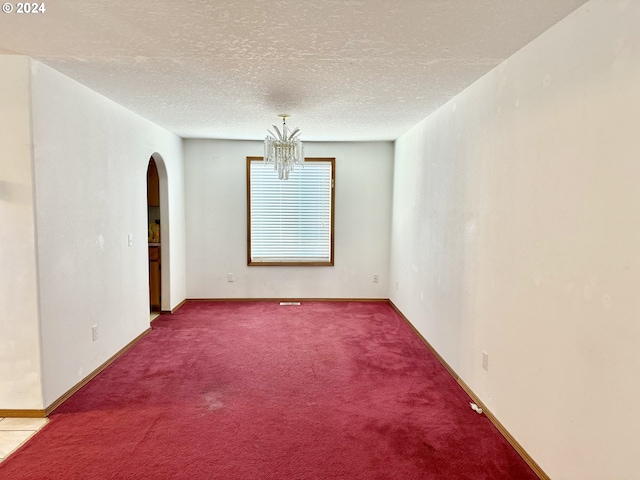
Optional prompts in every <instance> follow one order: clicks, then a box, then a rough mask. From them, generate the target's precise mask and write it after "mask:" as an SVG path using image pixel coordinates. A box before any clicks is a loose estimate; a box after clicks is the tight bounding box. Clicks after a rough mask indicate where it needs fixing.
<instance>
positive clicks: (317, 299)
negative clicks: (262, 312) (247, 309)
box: [183, 297, 389, 303]
mask: <svg viewBox="0 0 640 480" xmlns="http://www.w3.org/2000/svg"><path fill="white" fill-rule="evenodd" d="M185 301H187V302H389V299H388V298H324V297H323V298H289V297H284V298H188V299H187V300H185ZM183 303H184V302H183Z"/></svg>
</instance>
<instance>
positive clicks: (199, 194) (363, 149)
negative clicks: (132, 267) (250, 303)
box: [185, 140, 393, 298]
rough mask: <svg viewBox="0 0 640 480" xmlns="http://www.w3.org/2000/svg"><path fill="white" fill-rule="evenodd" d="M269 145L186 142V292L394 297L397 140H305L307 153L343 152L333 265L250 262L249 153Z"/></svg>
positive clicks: (334, 154) (190, 294)
mask: <svg viewBox="0 0 640 480" xmlns="http://www.w3.org/2000/svg"><path fill="white" fill-rule="evenodd" d="M262 150H263V144H262V142H255V141H253V142H251V141H230V140H185V177H186V182H185V185H186V187H185V188H186V199H187V200H186V201H187V297H188V298H285V297H286V298H291V297H293V298H387V292H388V271H389V242H390V234H389V230H390V225H391V188H392V172H393V146H392V144H391V143H390V142H373V143H305V156H307V157H335V158H336V192H335V202H336V205H335V265H334V266H333V267H256V266H254V267H248V266H247V203H246V201H247V193H246V157H247V156H262V154H263V151H262ZM227 273H234V274H235V282H233V283H229V282H227ZM374 274H379V275H380V283H378V284H374V283H373V275H374Z"/></svg>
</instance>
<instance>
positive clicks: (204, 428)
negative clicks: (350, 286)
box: [0, 302, 537, 480]
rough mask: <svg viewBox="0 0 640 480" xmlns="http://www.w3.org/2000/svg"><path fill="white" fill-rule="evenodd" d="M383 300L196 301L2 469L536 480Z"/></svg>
mask: <svg viewBox="0 0 640 480" xmlns="http://www.w3.org/2000/svg"><path fill="white" fill-rule="evenodd" d="M469 401H470V400H469V398H468V397H467V396H466V394H465V393H464V392H463V391H462V390H461V388H460V387H459V386H458V385H457V383H456V382H455V381H454V380H453V379H452V378H451V376H450V375H449V374H448V373H447V372H446V371H445V369H444V368H443V367H442V366H441V365H440V364H439V363H438V361H437V360H436V359H435V358H434V357H433V355H432V354H431V353H430V352H429V350H428V349H427V348H426V347H425V346H424V344H423V343H422V342H421V340H420V339H419V338H418V337H417V336H416V335H415V333H414V332H413V331H412V330H411V328H410V327H409V326H408V325H407V324H406V323H405V322H404V320H403V319H402V318H401V317H400V316H399V315H398V314H397V313H396V312H395V311H394V310H393V309H392V308H391V307H390V306H389V305H388V304H386V303H383V302H309V303H302V305H301V306H280V305H279V304H278V303H277V302H247V303H243V302H227V303H216V302H188V303H187V304H185V305H184V306H183V307H182V308H181V309H180V310H178V312H177V313H176V314H174V315H162V316H160V317H159V318H158V319H156V320H155V321H154V322H153V330H152V332H151V333H150V334H149V335H147V336H146V337H145V338H143V339H142V340H141V341H140V342H139V343H138V344H137V345H135V346H134V347H133V348H132V349H131V350H129V351H128V352H127V353H126V354H125V355H124V356H123V357H121V358H120V359H119V360H118V361H116V362H115V363H114V364H112V365H111V366H110V367H109V368H107V369H106V370H105V371H103V372H102V373H101V374H100V375H98V376H97V377H96V378H95V379H94V380H92V381H91V382H90V383H89V384H88V385H86V386H85V387H84V388H83V389H81V390H80V391H79V392H78V393H76V394H75V395H74V396H73V397H72V398H71V399H69V400H68V401H67V402H66V403H65V404H63V405H62V406H61V407H60V408H58V409H57V410H56V411H55V412H54V413H53V414H52V415H51V417H50V420H51V421H50V422H49V424H48V425H47V426H46V427H44V428H43V430H42V431H41V432H40V433H38V434H37V435H36V436H35V437H34V438H33V439H32V440H31V441H29V443H28V444H27V445H26V446H24V447H23V448H21V449H20V450H19V451H18V452H16V453H15V454H13V455H12V456H11V457H10V458H9V459H7V460H6V461H5V462H3V463H2V464H0V478H1V479H12V480H17V479H52V480H55V479H83V480H91V479H146V478H148V479H160V480H162V479H190V480H194V479H225V480H227V479H242V480H245V479H246V480H261V479H286V480H289V479H381V480H382V479H403V480H412V479H416V480H417V479H456V480H461V479H473V480H476V479H518V480H522V479H535V478H537V476H536V475H535V474H534V473H533V472H532V471H531V470H530V469H529V467H528V466H527V465H526V464H525V463H524V461H523V460H522V459H521V458H520V457H519V456H518V454H517V453H516V452H515V451H514V450H513V448H512V447H511V446H510V445H509V444H508V443H507V442H506V440H505V439H504V438H503V437H502V436H501V435H500V434H499V432H498V431H497V430H496V429H495V428H494V427H493V425H492V424H491V423H490V422H489V420H488V419H487V418H486V417H485V416H481V415H478V414H477V413H475V412H473V411H472V410H471V409H470V408H469Z"/></svg>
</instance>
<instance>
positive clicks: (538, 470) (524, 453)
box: [388, 300, 550, 480]
mask: <svg viewBox="0 0 640 480" xmlns="http://www.w3.org/2000/svg"><path fill="white" fill-rule="evenodd" d="M388 302H389V304H390V305H391V307H393V309H394V310H395V311H396V312H398V315H400V316H401V317H402V318H403V319H404V321H405V322H407V324H408V325H409V326H410V327H411V329H412V330H413V331H414V332H415V333H416V335H417V336H418V338H420V340H421V341H422V342H423V343H424V344H425V345H426V347H427V348H428V349H429V350H430V351H431V353H433V354H434V355H435V357H436V358H437V359H438V361H439V362H440V363H441V364H442V366H443V367H444V368H445V369H446V370H447V372H449V374H450V375H451V376H452V377H453V378H454V380H455V381H456V382H458V384H459V385H460V387H462V389H463V390H464V391H465V392H466V393H467V395H469V397H471V399H472V400H473V402H474V403H475V404H476V405H478V406H479V407H480V408H482V412H483V413H484V414H485V415H486V416H487V418H488V419H489V421H490V422H491V423H493V425H494V426H495V427H496V428H497V429H498V431H499V432H500V433H501V434H502V436H503V437H504V438H505V439H506V440H507V442H509V443H510V444H511V446H512V447H513V448H514V450H515V451H516V452H518V454H519V455H520V456H521V457H522V459H523V460H524V461H525V462H527V465H529V467H531V469H532V470H533V471H534V472H535V474H536V475H538V478H540V480H550V478H549V476H548V475H547V474H546V473H545V472H544V470H542V468H540V465H538V464H537V462H536V461H535V460H534V459H533V458H532V457H531V456H530V455H529V454H528V453H527V451H526V450H525V449H524V448H523V447H522V445H520V443H519V442H518V441H517V440H516V439H515V438H514V437H513V436H512V435H511V434H510V433H509V431H508V430H507V429H506V428H505V427H504V425H502V423H500V421H499V420H498V419H497V418H496V417H495V415H494V414H493V413H491V411H489V409H488V408H487V406H486V405H485V404H484V403H482V402H481V401H480V399H479V398H478V396H477V395H476V394H475V392H474V391H473V390H471V388H469V386H468V385H467V384H466V383H465V382H464V380H462V379H461V378H460V376H459V375H458V374H457V373H456V372H455V370H454V369H453V368H451V366H450V365H449V364H448V363H447V362H446V361H445V360H444V358H442V357H441V356H440V354H439V353H438V352H437V351H436V349H435V348H433V346H431V344H430V343H429V342H428V341H427V339H426V338H424V337H423V336H422V334H421V333H420V332H419V331H418V329H417V328H416V327H415V326H414V325H413V323H411V321H410V320H409V319H408V318H407V317H406V316H405V315H404V313H402V312H401V311H400V309H399V308H398V307H397V306H396V305H395V304H394V303H393V302H392V301H391V300H388Z"/></svg>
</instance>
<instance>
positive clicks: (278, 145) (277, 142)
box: [264, 113, 304, 180]
mask: <svg viewBox="0 0 640 480" xmlns="http://www.w3.org/2000/svg"><path fill="white" fill-rule="evenodd" d="M278 116H279V117H280V118H282V132H281V131H280V130H279V129H278V127H276V126H275V125H274V126H273V129H274V130H275V131H276V133H277V135H276V134H274V133H273V132H272V131H271V130H267V131H268V132H269V135H267V137H266V138H265V139H264V163H265V164H266V165H269V164H272V165H273V169H274V170H277V171H278V177H279V178H280V180H286V179H288V178H289V173H290V172H292V171H293V168H294V167H295V166H296V165H303V164H304V152H303V151H302V142H301V141H300V130H299V129H298V128H296V129H295V130H294V131H292V132H291V131H289V129H288V128H287V118H289V115H287V114H286V113H281V114H280V115H278Z"/></svg>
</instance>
